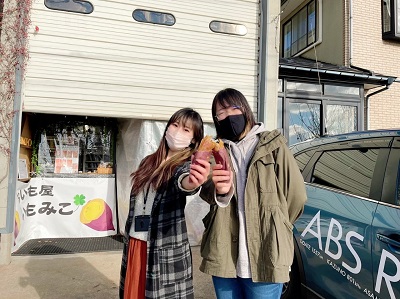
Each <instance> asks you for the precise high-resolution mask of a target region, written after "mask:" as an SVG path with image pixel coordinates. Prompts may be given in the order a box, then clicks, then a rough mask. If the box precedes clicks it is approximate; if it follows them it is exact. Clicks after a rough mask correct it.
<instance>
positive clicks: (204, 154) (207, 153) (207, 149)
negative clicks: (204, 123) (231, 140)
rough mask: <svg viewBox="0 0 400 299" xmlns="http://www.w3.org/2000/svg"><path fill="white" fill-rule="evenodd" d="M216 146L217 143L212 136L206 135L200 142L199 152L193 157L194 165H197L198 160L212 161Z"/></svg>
mask: <svg viewBox="0 0 400 299" xmlns="http://www.w3.org/2000/svg"><path fill="white" fill-rule="evenodd" d="M214 146H215V141H214V140H213V139H212V138H211V136H209V135H206V136H205V137H204V138H203V139H202V140H201V142H200V145H199V148H198V150H197V151H196V152H195V153H194V155H193V160H192V163H193V164H196V163H197V159H202V160H206V161H208V160H210V157H211V154H212V150H213V148H214Z"/></svg>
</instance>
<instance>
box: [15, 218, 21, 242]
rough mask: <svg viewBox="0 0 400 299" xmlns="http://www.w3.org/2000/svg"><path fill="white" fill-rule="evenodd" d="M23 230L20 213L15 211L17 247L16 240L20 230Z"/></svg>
mask: <svg viewBox="0 0 400 299" xmlns="http://www.w3.org/2000/svg"><path fill="white" fill-rule="evenodd" d="M20 228H21V219H20V218H19V213H18V212H17V211H15V219H14V246H15V244H16V243H15V239H16V238H17V237H18V234H19V230H20Z"/></svg>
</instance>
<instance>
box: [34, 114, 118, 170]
mask: <svg viewBox="0 0 400 299" xmlns="http://www.w3.org/2000/svg"><path fill="white" fill-rule="evenodd" d="M35 120H36V128H35V129H34V133H35V137H34V145H33V155H32V156H33V158H32V160H33V161H32V164H33V166H34V168H35V169H34V172H35V173H36V174H39V175H46V174H70V173H72V174H76V173H98V174H109V173H113V165H114V148H115V143H114V136H115V127H116V125H115V124H114V121H113V120H111V119H103V118H89V117H88V118H81V117H72V116H69V117H65V118H61V119H57V118H56V117H54V116H51V115H42V116H40V117H39V118H35Z"/></svg>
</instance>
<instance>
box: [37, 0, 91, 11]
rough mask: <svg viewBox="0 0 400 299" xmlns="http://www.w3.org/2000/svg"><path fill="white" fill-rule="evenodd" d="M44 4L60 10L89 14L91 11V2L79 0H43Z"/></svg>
mask: <svg viewBox="0 0 400 299" xmlns="http://www.w3.org/2000/svg"><path fill="white" fill-rule="evenodd" d="M44 5H45V6H46V7H47V8H49V9H54V10H62V11H69V12H77V13H83V14H90V13H92V12H93V4H92V3H90V2H89V1H80V0H44Z"/></svg>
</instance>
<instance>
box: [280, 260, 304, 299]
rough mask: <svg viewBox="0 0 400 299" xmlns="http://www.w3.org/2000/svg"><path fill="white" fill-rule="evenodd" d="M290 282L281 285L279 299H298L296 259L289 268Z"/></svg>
mask: <svg viewBox="0 0 400 299" xmlns="http://www.w3.org/2000/svg"><path fill="white" fill-rule="evenodd" d="M289 276H290V280H289V281H288V282H286V283H284V284H283V289H282V295H281V299H294V298H296V299H299V298H300V294H301V293H300V292H301V290H300V272H299V265H298V263H297V260H296V258H295V259H294V261H293V265H292V266H291V267H290V275H289Z"/></svg>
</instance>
